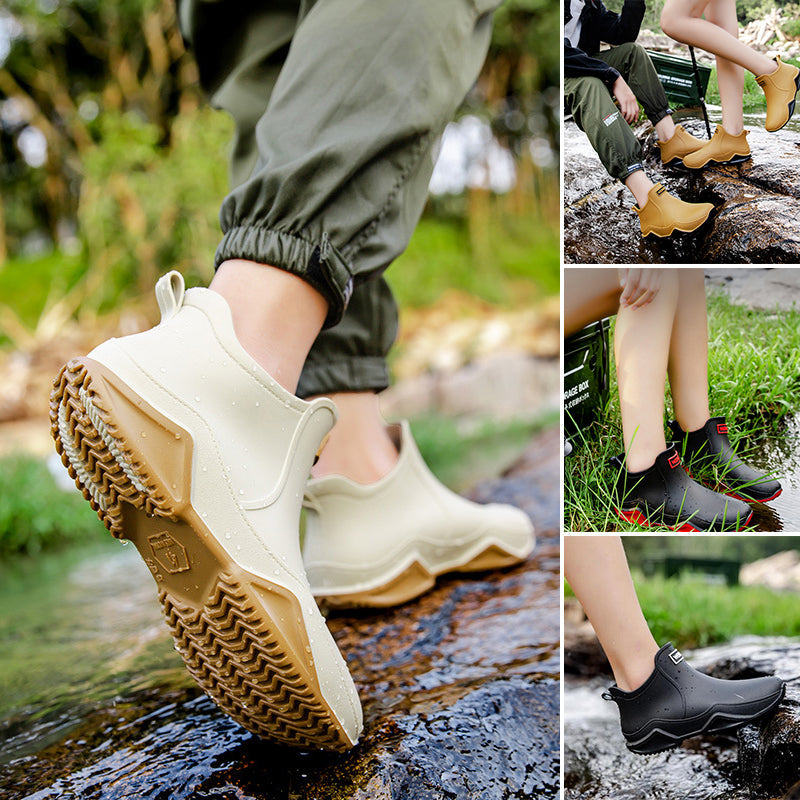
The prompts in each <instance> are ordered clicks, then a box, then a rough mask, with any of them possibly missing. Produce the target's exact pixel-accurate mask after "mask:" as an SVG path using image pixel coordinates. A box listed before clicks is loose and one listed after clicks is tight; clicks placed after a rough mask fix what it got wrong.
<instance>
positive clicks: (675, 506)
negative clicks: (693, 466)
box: [612, 446, 753, 531]
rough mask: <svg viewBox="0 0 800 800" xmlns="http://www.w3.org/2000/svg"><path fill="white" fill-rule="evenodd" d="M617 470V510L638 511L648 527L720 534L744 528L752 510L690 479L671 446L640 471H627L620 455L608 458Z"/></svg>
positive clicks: (738, 501)
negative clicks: (684, 528) (656, 526)
mask: <svg viewBox="0 0 800 800" xmlns="http://www.w3.org/2000/svg"><path fill="white" fill-rule="evenodd" d="M612 466H615V467H617V468H618V469H619V472H618V477H617V484H616V495H617V501H618V504H619V509H620V511H623V512H625V511H631V510H633V509H637V510H639V511H640V512H641V513H642V514H643V516H644V518H645V519H646V520H647V522H648V523H649V524H660V525H666V526H668V527H671V528H675V527H681V526H684V525H685V526H687V529H688V530H697V531H724V530H739V529H740V528H742V527H744V526H745V525H746V524H747V523H748V521H749V520H750V517H751V516H752V513H753V512H752V511H751V509H750V507H749V506H748V505H747V503H744V502H742V501H741V500H737V499H735V498H732V497H728V496H727V495H724V494H720V493H718V492H714V491H712V490H711V489H707V488H706V487H705V486H702V485H701V484H699V483H697V481H694V480H692V478H690V477H689V475H687V473H686V470H685V469H684V468H683V465H682V464H681V459H680V455H679V454H678V451H677V449H676V448H675V447H674V446H671V447H669V448H667V449H666V450H664V451H663V452H661V453H659V454H658V456H657V457H656V460H655V462H654V464H653V465H652V466H651V467H649V468H648V469H645V470H642V471H641V472H628V470H627V469H625V467H624V466H623V460H622V456H617V457H616V458H614V459H612Z"/></svg>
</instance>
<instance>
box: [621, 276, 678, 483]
mask: <svg viewBox="0 0 800 800" xmlns="http://www.w3.org/2000/svg"><path fill="white" fill-rule="evenodd" d="M677 271H678V270H674V269H670V270H667V269H665V270H663V284H662V287H661V290H660V291H659V293H658V294H657V295H656V297H655V299H654V300H653V302H652V303H650V305H649V306H647V307H646V308H620V310H619V313H618V314H617V324H616V327H615V332H614V355H615V358H616V362H617V385H618V387H619V404H620V415H621V416H622V434H623V438H624V441H625V453H626V465H627V468H628V470H629V471H630V472H638V471H640V470H643V469H647V468H648V467H651V466H652V465H653V463H654V462H655V459H656V456H657V455H658V454H659V453H660V452H662V451H663V450H666V447H667V445H666V440H665V438H664V384H665V381H666V375H667V360H668V355H669V347H670V338H671V336H672V323H673V318H674V316H675V308H676V304H677V299H678V277H677V275H676V274H675V273H676V272H677Z"/></svg>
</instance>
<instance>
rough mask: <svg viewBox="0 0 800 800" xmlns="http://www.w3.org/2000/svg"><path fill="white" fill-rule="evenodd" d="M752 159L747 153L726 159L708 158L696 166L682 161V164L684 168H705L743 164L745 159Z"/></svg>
mask: <svg viewBox="0 0 800 800" xmlns="http://www.w3.org/2000/svg"><path fill="white" fill-rule="evenodd" d="M751 159H752V155H751V154H750V153H748V154H747V155H746V156H739V155H737V156H734V157H733V158H729V159H728V160H727V161H715V160H714V159H713V158H709V159H708V161H706V162H705V163H703V164H700V165H699V166H697V167H690V166H689V165H688V164H686V163H684V164H683V166H684V167H686V169H692V170H698V169H705V168H706V167H731V166H734V165H736V164H744V163H745V162H746V161H750V160H751Z"/></svg>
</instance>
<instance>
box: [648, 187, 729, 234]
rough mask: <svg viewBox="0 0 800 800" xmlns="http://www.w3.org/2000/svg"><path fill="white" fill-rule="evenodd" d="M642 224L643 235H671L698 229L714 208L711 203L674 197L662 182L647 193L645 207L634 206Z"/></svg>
mask: <svg viewBox="0 0 800 800" xmlns="http://www.w3.org/2000/svg"><path fill="white" fill-rule="evenodd" d="M634 209H635V210H636V213H637V214H638V215H639V224H640V225H641V226H642V236H647V235H649V234H651V233H652V234H654V235H655V236H670V235H671V234H672V233H674V232H675V231H676V230H678V231H683V232H684V233H688V232H690V231H694V230H697V229H698V228H699V227H700V226H701V225H702V224H703V223H704V222H705V221H706V220H707V219H708V215H709V214H710V213H711V212H712V211H713V210H714V206H712V205H711V203H684V202H683V200H679V199H678V198H677V197H673V196H672V195H671V194H670V193H669V192H668V191H667V190H666V189H665V188H664V187H663V186H662V185H661V184H660V183H657V184H656V185H655V186H653V188H652V189H651V190H650V191H649V192H648V193H647V203H646V204H645V206H644V208H639V207H638V206H634Z"/></svg>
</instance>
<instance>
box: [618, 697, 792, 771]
mask: <svg viewBox="0 0 800 800" xmlns="http://www.w3.org/2000/svg"><path fill="white" fill-rule="evenodd" d="M785 693H786V685H785V684H784V685H783V686H782V687H781V690H780V692H778V694H777V695H776V696H775V697H774V698H773V699H772V700H771V701H770V704H769V705H768V706H766V707H765V708H762V709H759V711H758V712H756V713H753V712H750V713H748V714H740V715H737V714H731V713H730V712H724V711H720V712H716V713H714V714H711V716H710V717H708V719H707V720H706V721H705V722H704V723H703V724H702V725H698V726H697V728H695V729H690V730H689V731H687V732H683V733H671V732H670V731H668V730H665V729H664V728H659V727H656V728H654V729H653V730H652V731H649V732H648V733H647V735H646V736H645V737H643V738H641V739H637V740H636V741H634V742H630V741H628V740H627V739H626V741H625V745H626V747H627V748H628V750H630V751H631V752H632V753H636V754H637V755H654V754H656V753H663V752H665V751H666V750H672V749H673V748H675V747H677V746H678V745H679V744H680V743H681V742H683V741H684V740H685V739H691V738H692V737H693V736H700V735H702V734H704V733H707V734H715V733H724V732H726V731H731V730H734V729H738V728H741V727H743V726H744V725H747V724H749V723H751V722H755V721H756V720H759V719H761V718H762V717H765V716H766V715H767V714H769V713H770V712H771V711H773V710H774V709H775V708H777V706H778V705H779V704H780V702H781V700H783V697H784V694H785Z"/></svg>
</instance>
